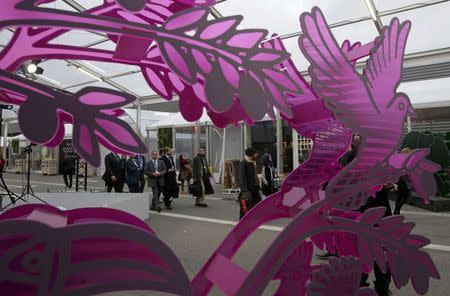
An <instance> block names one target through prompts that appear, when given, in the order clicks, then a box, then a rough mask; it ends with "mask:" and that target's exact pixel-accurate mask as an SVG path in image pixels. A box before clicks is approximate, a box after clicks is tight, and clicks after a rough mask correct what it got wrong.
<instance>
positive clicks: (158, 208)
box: [150, 207, 161, 213]
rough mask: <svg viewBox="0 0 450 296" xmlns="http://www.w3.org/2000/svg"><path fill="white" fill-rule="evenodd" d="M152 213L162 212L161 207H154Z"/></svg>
mask: <svg viewBox="0 0 450 296" xmlns="http://www.w3.org/2000/svg"><path fill="white" fill-rule="evenodd" d="M150 211H155V212H158V213H159V212H161V208H160V207H157V208H154V207H152V208H150Z"/></svg>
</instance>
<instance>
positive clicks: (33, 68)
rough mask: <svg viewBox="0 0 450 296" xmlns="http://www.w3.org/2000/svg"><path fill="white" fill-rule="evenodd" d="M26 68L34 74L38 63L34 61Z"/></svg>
mask: <svg viewBox="0 0 450 296" xmlns="http://www.w3.org/2000/svg"><path fill="white" fill-rule="evenodd" d="M26 67H27V68H26V70H27V72H28V73H31V74H34V73H36V70H37V68H38V67H37V65H36V64H33V63H29V64H28V65H26Z"/></svg>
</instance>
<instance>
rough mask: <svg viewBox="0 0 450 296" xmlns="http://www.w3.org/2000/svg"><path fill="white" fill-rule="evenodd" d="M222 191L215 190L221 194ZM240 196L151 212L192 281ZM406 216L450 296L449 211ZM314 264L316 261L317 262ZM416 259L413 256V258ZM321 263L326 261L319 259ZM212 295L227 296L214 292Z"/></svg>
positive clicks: (259, 241)
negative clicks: (425, 241)
mask: <svg viewBox="0 0 450 296" xmlns="http://www.w3.org/2000/svg"><path fill="white" fill-rule="evenodd" d="M4 179H5V181H6V183H7V184H8V186H9V187H10V189H11V190H13V191H16V192H20V191H21V188H22V176H21V175H14V174H5V175H4ZM31 180H32V185H33V187H32V188H33V189H34V191H35V193H36V194H37V195H38V196H39V192H48V191H51V192H55V191H58V190H62V189H64V186H63V185H61V184H63V180H62V177H60V176H51V177H48V176H40V175H32V177H31ZM88 189H89V190H96V191H100V190H104V186H103V183H102V182H101V181H99V180H98V178H90V179H89V182H88ZM219 191H220V187H217V188H216V192H219ZM234 198H235V195H226V194H214V195H213V196H211V197H209V198H208V200H207V202H208V204H209V207H208V208H198V207H194V200H193V199H192V198H190V197H180V198H179V199H177V200H176V201H175V202H174V210H173V211H170V212H169V211H163V212H161V213H160V214H156V213H152V214H151V216H150V218H149V220H148V223H149V225H150V226H151V227H152V228H153V229H154V230H155V231H156V233H157V234H158V236H159V237H160V238H161V239H162V240H163V241H164V242H166V243H167V245H168V246H169V247H170V248H171V249H172V250H173V251H174V252H175V253H176V254H177V256H178V257H179V258H180V259H181V261H182V263H183V266H184V268H185V269H186V271H187V273H188V274H189V276H191V277H193V276H194V275H195V273H196V272H197V271H198V270H199V269H200V268H201V266H202V264H203V263H204V262H205V261H206V260H207V258H208V255H209V254H211V253H212V251H213V250H214V249H215V248H216V247H217V246H218V245H219V243H220V242H221V241H222V239H223V238H224V237H225V235H226V234H227V233H228V232H229V231H230V230H231V228H232V226H233V224H235V223H236V221H237V217H238V205H237V204H236V202H235V201H233V199H234ZM403 213H404V214H405V216H406V218H407V219H408V220H410V221H414V222H416V224H417V226H416V228H415V233H417V234H421V235H425V236H427V237H428V238H430V239H431V244H432V245H430V246H429V248H428V249H427V251H428V252H429V254H430V255H431V257H432V258H433V260H434V262H435V263H436V266H437V268H438V270H439V272H440V274H441V280H440V281H436V280H432V281H431V283H430V291H429V293H428V295H436V296H441V295H442V296H444V295H450V292H448V290H449V289H450V213H444V214H437V213H432V212H428V211H426V210H422V209H418V208H413V207H411V206H405V207H404V209H403ZM285 224H286V221H277V222H275V223H271V224H270V225H268V226H269V227H266V228H264V229H261V230H258V231H257V233H255V234H254V235H253V236H252V237H251V238H250V240H249V241H248V242H247V243H246V244H245V245H244V246H243V248H242V249H241V250H240V251H239V253H238V254H237V256H236V257H235V262H238V263H239V264H241V265H242V266H243V267H244V268H246V269H249V268H251V267H252V266H253V264H254V263H255V262H256V260H257V259H258V258H259V256H260V255H261V254H262V253H263V251H264V250H265V248H266V247H267V246H268V245H269V244H270V242H271V241H272V240H273V239H274V238H275V236H276V235H277V234H278V232H279V231H280V230H281V229H282V227H283V225H285ZM314 260H315V259H314ZM411 260H414V258H411ZM315 262H316V263H322V262H324V261H317V260H315ZM275 289H276V286H275V284H274V285H271V286H269V287H268V289H267V290H266V292H265V293H264V294H267V295H270V294H271V293H273V291H275ZM392 290H393V292H394V295H416V294H415V293H414V291H413V289H412V286H411V284H409V285H408V286H407V287H406V288H404V289H402V290H400V291H397V290H395V288H394V287H392ZM109 295H114V296H116V295H117V296H118V295H161V294H158V293H148V292H121V293H110V294H109ZM211 295H223V294H221V292H220V291H217V290H214V291H212V293H211Z"/></svg>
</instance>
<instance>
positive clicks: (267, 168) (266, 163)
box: [261, 153, 276, 196]
mask: <svg viewBox="0 0 450 296" xmlns="http://www.w3.org/2000/svg"><path fill="white" fill-rule="evenodd" d="M262 164H263V167H262V172H261V191H262V194H264V195H265V196H269V195H271V194H274V193H275V191H276V190H275V187H274V179H275V168H274V167H273V162H272V155H270V154H269V153H264V154H263V156H262Z"/></svg>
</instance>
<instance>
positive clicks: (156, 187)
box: [145, 148, 214, 212]
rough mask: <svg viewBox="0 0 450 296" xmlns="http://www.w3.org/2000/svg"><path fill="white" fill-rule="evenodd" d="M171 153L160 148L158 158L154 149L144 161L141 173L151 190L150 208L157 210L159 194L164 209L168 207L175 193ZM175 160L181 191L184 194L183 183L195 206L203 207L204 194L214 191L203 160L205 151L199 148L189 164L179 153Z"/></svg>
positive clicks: (177, 192)
mask: <svg viewBox="0 0 450 296" xmlns="http://www.w3.org/2000/svg"><path fill="white" fill-rule="evenodd" d="M172 154H173V150H172V149H168V150H166V151H160V155H159V158H158V152H157V151H152V154H151V157H152V159H151V160H150V161H149V162H148V163H147V166H146V170H145V174H146V175H147V177H148V180H149V182H148V183H149V187H151V189H152V199H151V208H150V209H151V210H152V211H158V212H160V211H161V207H160V206H159V198H160V195H161V193H162V194H163V196H164V199H163V202H164V205H165V207H166V209H167V210H171V209H172V207H171V203H172V201H173V199H174V198H178V196H179V187H178V182H177V178H176V168H175V162H174V159H173V157H172ZM179 162H180V173H179V175H178V180H179V181H180V182H181V190H182V192H183V193H187V192H186V191H185V187H184V186H185V183H186V186H187V188H189V193H191V194H192V195H194V197H195V206H199V207H204V208H205V207H207V206H208V205H207V204H206V202H205V195H207V194H212V193H214V190H213V188H212V185H211V182H210V179H209V178H210V177H211V172H210V169H209V166H208V162H207V160H206V150H205V149H204V148H200V151H199V153H198V154H197V156H196V157H195V158H194V159H193V161H192V164H191V162H190V161H189V160H188V159H186V158H185V157H184V155H180V157H179ZM191 178H192V180H193V183H192V184H191V182H190V180H191Z"/></svg>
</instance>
